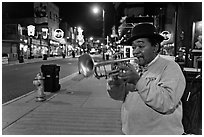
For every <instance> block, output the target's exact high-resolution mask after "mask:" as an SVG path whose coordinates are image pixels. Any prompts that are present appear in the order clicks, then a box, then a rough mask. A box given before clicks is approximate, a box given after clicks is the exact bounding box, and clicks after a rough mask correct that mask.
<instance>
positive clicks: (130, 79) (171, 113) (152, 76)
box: [107, 23, 186, 135]
mask: <svg viewBox="0 0 204 137" xmlns="http://www.w3.org/2000/svg"><path fill="white" fill-rule="evenodd" d="M163 39H164V38H163V37H162V36H161V35H159V34H158V33H157V32H156V28H155V27H154V26H153V25H151V24H148V23H142V24H138V25H136V26H135V27H134V28H133V29H132V33H131V38H130V39H129V40H128V42H130V43H132V47H133V55H134V57H137V60H135V62H136V63H137V64H138V67H137V68H136V67H135V66H136V65H135V66H134V65H133V64H127V65H121V66H119V69H121V70H123V72H119V74H118V76H115V75H114V76H111V77H110V78H109V79H108V80H107V91H108V94H109V96H110V97H111V98H112V99H114V100H118V101H122V102H123V103H122V107H121V121H122V132H123V133H124V134H127V135H136V134H137V135H138V134H140V135H159V134H162V135H181V134H183V133H184V128H183V125H182V103H181V97H182V95H183V93H184V90H185V86H186V81H185V77H184V75H183V73H182V71H181V69H180V67H179V65H178V64H177V63H176V62H175V61H174V60H171V59H167V58H165V57H164V56H160V55H159V54H158V53H159V51H160V43H161V42H162V41H163Z"/></svg>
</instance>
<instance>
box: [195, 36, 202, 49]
mask: <svg viewBox="0 0 204 137" xmlns="http://www.w3.org/2000/svg"><path fill="white" fill-rule="evenodd" d="M197 40H198V41H196V42H195V48H196V49H202V35H199V36H198V37H197Z"/></svg>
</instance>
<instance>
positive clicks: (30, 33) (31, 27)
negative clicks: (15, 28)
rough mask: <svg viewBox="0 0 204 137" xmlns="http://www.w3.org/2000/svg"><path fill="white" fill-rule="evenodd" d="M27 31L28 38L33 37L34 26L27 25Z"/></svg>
mask: <svg viewBox="0 0 204 137" xmlns="http://www.w3.org/2000/svg"><path fill="white" fill-rule="evenodd" d="M27 29H28V36H34V35H35V26H33V25H29V26H27Z"/></svg>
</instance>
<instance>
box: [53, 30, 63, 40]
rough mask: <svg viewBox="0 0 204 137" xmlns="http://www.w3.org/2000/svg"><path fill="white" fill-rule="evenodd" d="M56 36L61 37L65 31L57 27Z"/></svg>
mask: <svg viewBox="0 0 204 137" xmlns="http://www.w3.org/2000/svg"><path fill="white" fill-rule="evenodd" d="M54 37H55V38H56V39H61V38H63V37H64V32H63V31H62V30H61V29H56V30H55V31H54Z"/></svg>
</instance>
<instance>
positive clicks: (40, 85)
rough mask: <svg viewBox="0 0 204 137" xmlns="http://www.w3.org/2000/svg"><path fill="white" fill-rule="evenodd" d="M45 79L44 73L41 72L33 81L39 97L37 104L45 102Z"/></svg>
mask: <svg viewBox="0 0 204 137" xmlns="http://www.w3.org/2000/svg"><path fill="white" fill-rule="evenodd" d="M44 79H45V78H44V77H43V74H42V72H39V73H38V74H37V75H36V77H35V79H34V80H33V85H35V86H36V92H37V97H36V101H37V102H42V101H45V100H46V99H45V94H44Z"/></svg>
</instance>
